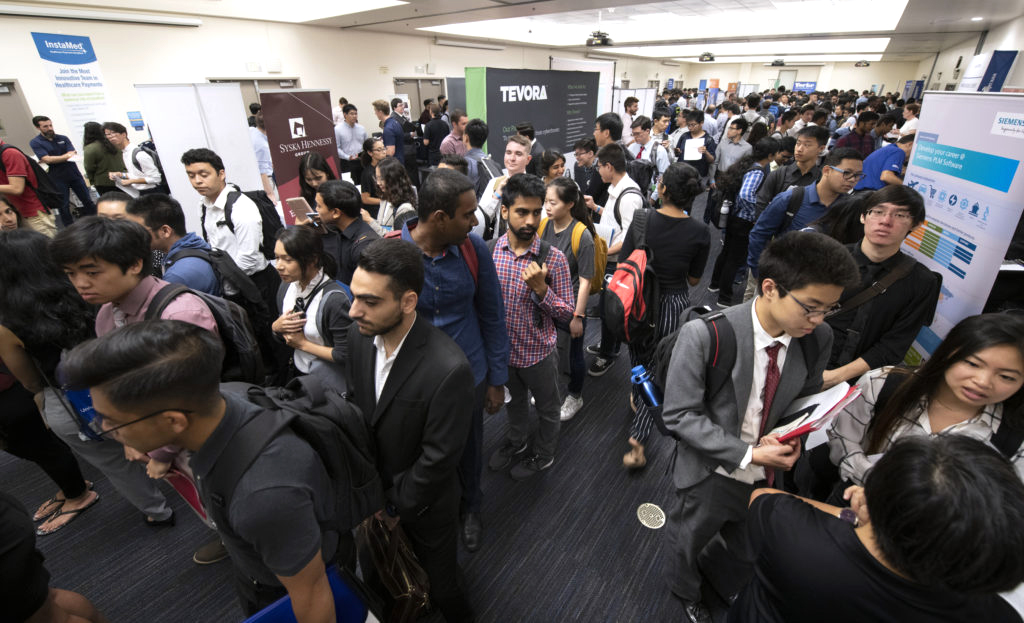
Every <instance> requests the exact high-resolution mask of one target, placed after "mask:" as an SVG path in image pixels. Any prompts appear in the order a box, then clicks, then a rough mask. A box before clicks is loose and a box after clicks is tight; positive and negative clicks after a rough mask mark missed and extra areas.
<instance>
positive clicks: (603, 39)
mask: <svg viewBox="0 0 1024 623" xmlns="http://www.w3.org/2000/svg"><path fill="white" fill-rule="evenodd" d="M610 45H613V44H612V38H611V37H609V36H608V33H606V32H601V31H600V30H595V31H594V32H592V33H590V37H588V38H587V47H588V48H606V47H608V46H610Z"/></svg>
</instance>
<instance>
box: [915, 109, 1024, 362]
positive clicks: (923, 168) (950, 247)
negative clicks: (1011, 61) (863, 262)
mask: <svg viewBox="0 0 1024 623" xmlns="http://www.w3.org/2000/svg"><path fill="white" fill-rule="evenodd" d="M924 102H925V103H924V108H923V109H922V110H924V114H923V115H922V116H921V122H920V125H918V127H917V140H916V141H915V144H914V151H913V152H912V153H911V155H910V161H909V163H908V164H907V176H906V180H905V183H906V185H907V186H909V187H910V188H913V189H914V190H916V191H917V192H919V193H921V195H922V197H923V198H924V203H925V208H926V210H927V220H925V222H924V223H923V224H922V225H921V226H920V227H918V228H917V229H915V230H914V231H912V232H911V233H910V235H909V236H907V239H906V240H905V241H904V243H903V248H904V250H905V251H907V252H909V253H910V254H911V255H913V256H914V257H915V258H916V259H917V260H919V261H920V262H922V263H923V264H924V265H925V266H927V267H928V268H930V269H931V270H933V271H936V272H938V273H939V274H941V275H942V291H941V294H940V296H939V305H938V308H937V309H936V311H935V320H934V321H933V322H932V324H931V326H929V327H924V328H923V329H921V332H920V333H919V334H918V336H917V340H916V342H915V343H914V346H913V347H911V350H910V353H909V354H908V355H907V359H908V360H909V361H910V362H911V363H917V362H919V361H921V359H925V358H927V357H928V356H929V355H930V354H931V353H932V352H933V351H934V350H935V348H936V347H937V346H938V345H939V343H940V342H941V341H942V339H943V338H944V337H945V336H946V334H947V333H948V332H949V330H950V329H951V328H953V325H955V324H956V323H958V322H960V321H961V320H963V319H964V318H966V317H967V316H972V315H974V314H978V313H980V312H981V310H982V308H983V307H984V305H985V301H986V299H987V298H988V295H989V292H990V291H991V290H992V284H993V282H994V281H995V278H996V274H997V273H998V272H999V267H1000V264H1001V263H1002V260H1003V256H1004V255H1005V254H1006V249H1007V247H1009V245H1010V238H1011V237H1012V236H1013V232H1014V229H1015V228H1016V227H1017V221H1019V220H1020V216H1021V211H1022V210H1024V171H1022V170H1021V169H1022V167H1021V159H1022V157H1024V96H1021V95H1016V94H1013V95H1011V94H1003V93H953V92H944V91H929V92H928V93H927V94H926V95H925V100H924ZM964 110H970V111H971V114H970V115H966V116H965V115H964V114H963V111H964Z"/></svg>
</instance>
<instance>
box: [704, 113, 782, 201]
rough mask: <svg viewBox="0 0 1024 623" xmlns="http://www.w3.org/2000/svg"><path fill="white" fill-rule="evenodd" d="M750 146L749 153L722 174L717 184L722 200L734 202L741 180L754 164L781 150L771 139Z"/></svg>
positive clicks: (777, 143)
mask: <svg viewBox="0 0 1024 623" xmlns="http://www.w3.org/2000/svg"><path fill="white" fill-rule="evenodd" d="M755 125H757V124H755ZM751 145H753V147H752V148H751V150H750V153H749V154H747V155H746V156H743V157H742V158H740V159H739V160H737V161H736V162H735V163H733V165H732V166H730V167H729V170H728V171H726V172H725V173H723V174H722V177H721V179H720V180H719V182H718V191H719V192H720V193H721V194H722V197H723V198H724V199H728V200H729V201H736V195H738V194H739V192H740V188H742V187H743V178H744V177H746V175H747V173H749V172H750V169H751V168H752V167H753V166H754V164H755V163H757V162H759V161H761V160H764V159H765V158H770V157H771V156H772V155H773V154H776V153H778V152H779V149H781V147H780V145H779V142H778V141H777V140H775V139H773V138H771V137H768V138H762V139H761V140H759V141H757V142H754V143H751Z"/></svg>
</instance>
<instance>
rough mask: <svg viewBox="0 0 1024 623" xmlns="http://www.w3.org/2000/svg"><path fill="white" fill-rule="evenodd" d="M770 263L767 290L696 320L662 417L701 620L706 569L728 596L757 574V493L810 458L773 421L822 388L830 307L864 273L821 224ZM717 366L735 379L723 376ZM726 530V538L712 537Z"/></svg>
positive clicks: (680, 553)
mask: <svg viewBox="0 0 1024 623" xmlns="http://www.w3.org/2000/svg"><path fill="white" fill-rule="evenodd" d="M760 266H761V272H760V275H759V276H760V283H759V284H758V296H757V297H756V298H755V299H753V300H752V301H750V302H748V303H744V304H743V305H737V306H734V307H730V308H728V309H726V310H724V311H723V312H721V313H716V314H711V315H710V316H708V317H706V318H703V319H697V320H693V321H691V322H689V323H687V324H685V325H684V326H683V328H682V329H681V330H680V333H679V339H678V340H677V341H676V344H675V348H674V349H673V351H672V358H671V362H670V364H669V368H668V371H667V377H666V382H665V388H666V391H665V399H664V415H663V417H664V421H665V425H666V427H667V428H668V430H669V431H671V433H672V435H673V437H675V438H676V439H677V446H676V456H675V461H674V467H673V483H674V484H675V487H676V496H675V499H674V500H673V503H672V507H671V508H670V510H669V524H668V529H667V532H668V535H669V541H670V545H671V552H670V555H669V557H668V558H667V560H668V567H667V576H668V577H667V579H668V583H669V588H670V589H671V591H672V593H673V594H674V595H676V596H677V597H678V598H680V599H681V600H682V601H683V604H684V609H685V612H686V619H685V620H688V621H693V622H699V623H704V622H710V620H711V619H710V616H709V614H708V612H707V610H706V609H705V607H704V606H703V604H702V603H701V580H702V574H703V576H704V577H707V578H709V579H712V578H714V579H717V578H719V577H726V578H727V583H729V584H730V585H729V586H718V585H716V589H719V593H720V594H723V595H729V594H731V593H733V592H735V591H737V590H739V588H741V587H742V586H743V584H744V583H745V581H746V579H747V578H748V577H749V572H750V568H751V567H750V563H751V562H752V560H753V556H754V554H755V553H754V552H750V551H748V548H747V547H746V532H745V531H746V528H745V521H746V515H747V504H748V502H749V498H750V494H751V493H752V492H753V491H754V488H755V487H756V486H766V485H767V484H768V481H769V480H770V479H771V477H772V474H773V470H776V469H781V470H789V469H790V468H792V467H793V464H794V463H795V462H796V460H797V458H799V456H800V441H799V440H793V441H790V442H787V443H780V442H779V441H778V439H777V438H776V436H775V435H772V434H771V430H772V429H773V428H775V426H776V425H777V423H778V421H779V419H780V418H781V416H782V415H783V413H785V411H786V407H787V406H788V405H789V404H790V403H791V402H792V401H793V400H794V399H796V398H799V397H801V396H807V395H810V394H814V393H817V392H819V391H821V387H822V376H821V375H822V371H823V370H824V369H825V365H826V364H827V363H828V358H829V352H830V349H831V345H832V330H831V329H830V328H829V326H828V325H827V324H825V322H824V320H825V314H826V313H828V312H829V311H830V310H832V309H833V308H835V307H836V304H837V302H838V301H839V297H840V295H841V294H842V291H843V288H844V287H845V286H848V285H849V284H851V283H855V282H856V281H857V278H858V275H859V273H858V271H857V266H856V264H855V263H854V262H853V258H852V257H851V256H850V253H849V252H848V251H847V250H846V249H845V248H844V247H843V246H842V245H841V244H839V243H838V242H836V241H835V240H833V239H831V238H829V237H827V236H825V235H822V234H818V233H812V232H792V233H790V234H789V235H786V236H782V237H780V238H777V239H776V240H774V241H773V242H772V243H771V244H769V245H768V247H767V248H766V249H765V251H764V253H763V254H762V255H761V264H760ZM716 336H717V338H716ZM730 343H731V344H733V345H734V346H732V347H731V348H732V349H733V352H732V353H727V352H726V351H727V350H729V349H730V347H728V346H727V345H728V344H730ZM730 354H731V355H732V357H731V358H730ZM715 358H717V359H715ZM713 360H714V361H713ZM722 362H725V363H726V367H724V369H723V368H722V367H721V363H722ZM729 363H731V369H730V366H729ZM718 371H720V372H721V374H723V375H727V377H723V378H724V379H725V380H724V381H722V382H720V383H715V382H714V381H715V378H716V374H715V373H716V372H718ZM715 537H720V538H721V541H720V542H719V544H721V543H724V548H722V547H714V548H708V547H707V546H708V545H709V544H710V543H712V541H713V540H715ZM716 542H717V541H716ZM698 560H699V563H700V564H699V565H698ZM721 589H725V590H721Z"/></svg>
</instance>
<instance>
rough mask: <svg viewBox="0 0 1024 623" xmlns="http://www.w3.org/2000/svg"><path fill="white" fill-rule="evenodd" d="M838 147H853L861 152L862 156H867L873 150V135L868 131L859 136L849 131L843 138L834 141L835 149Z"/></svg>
mask: <svg viewBox="0 0 1024 623" xmlns="http://www.w3.org/2000/svg"><path fill="white" fill-rule="evenodd" d="M840 147H853V148H854V149H856V150H857V151H859V152H860V153H861V155H862V156H864V157H865V158H867V157H868V156H870V155H871V152H873V151H875V137H873V136H871V134H870V133H868V134H865V135H863V136H861V135H860V134H857V133H856V132H850V133H849V134H847V135H846V136H844V137H843V138H841V139H839V140H838V141H836V147H835V148H836V149H839V148H840Z"/></svg>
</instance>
